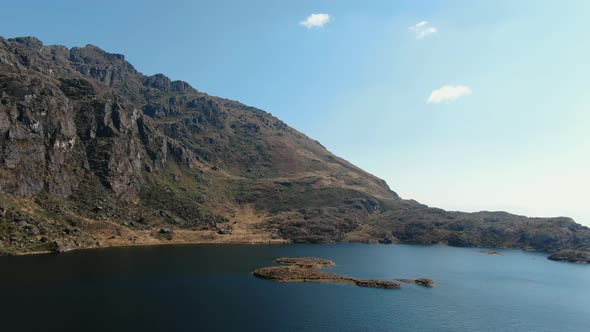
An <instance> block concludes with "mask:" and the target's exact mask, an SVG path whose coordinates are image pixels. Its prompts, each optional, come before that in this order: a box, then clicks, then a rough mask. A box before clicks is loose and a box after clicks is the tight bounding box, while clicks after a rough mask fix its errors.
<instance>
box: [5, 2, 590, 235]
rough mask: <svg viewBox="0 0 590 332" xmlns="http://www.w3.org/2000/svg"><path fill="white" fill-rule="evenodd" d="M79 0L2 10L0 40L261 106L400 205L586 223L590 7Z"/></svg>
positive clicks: (589, 162) (560, 4) (572, 4)
mask: <svg viewBox="0 0 590 332" xmlns="http://www.w3.org/2000/svg"><path fill="white" fill-rule="evenodd" d="M82 3H83V2H82V1H79V0H78V1H27V2H22V1H21V2H17V1H11V2H9V3H5V4H3V5H2V7H3V12H4V13H11V14H10V15H3V16H2V20H0V35H2V36H4V37H16V36H25V35H34V36H37V37H38V38H40V39H41V40H43V41H44V42H45V43H46V44H63V45H67V46H81V45H86V44H95V45H98V46H100V47H102V48H103V49H105V50H107V51H110V52H115V53H123V54H125V55H126V56H127V59H128V60H129V61H130V62H131V63H132V64H133V65H134V66H135V67H136V68H137V69H138V70H140V71H142V72H144V73H146V74H155V73H160V72H161V73H165V74H166V75H168V76H170V77H171V78H173V79H182V80H185V81H188V82H189V83H191V84H192V85H193V86H195V87H196V88H197V89H199V90H201V91H204V92H207V93H209V94H212V95H219V96H223V97H227V98H231V99H235V100H239V101H241V102H244V103H246V104H249V105H252V106H256V107H258V108H261V109H264V110H266V111H268V112H271V113H273V114H274V115H276V116H278V117H279V118H281V119H283V120H284V121H285V122H287V123H288V124H290V125H291V126H293V127H295V128H297V129H298V130H300V131H302V132H304V133H306V134H307V135H309V136H310V137H312V138H314V139H317V140H319V141H320V142H322V144H324V145H325V146H327V147H328V148H329V149H330V150H331V151H333V152H334V153H336V154H337V155H340V156H342V157H344V158H346V159H348V160H350V161H351V162H353V163H354V164H356V165H358V166H360V167H362V168H364V169H365V170H367V171H369V172H371V173H373V174H375V175H377V176H379V177H381V178H383V179H385V180H386V181H387V182H388V183H389V185H390V186H391V187H392V189H394V190H395V191H396V192H398V193H399V194H400V195H401V196H402V197H404V198H414V199H417V200H419V201H421V202H423V203H425V204H428V205H431V206H438V207H442V208H446V209H452V210H466V211H477V210H508V211H511V212H515V213H520V214H527V215H536V216H557V215H566V216H571V217H574V218H575V219H576V220H577V221H578V222H581V223H583V224H586V225H590V204H589V199H588V196H589V195H588V194H587V192H586V191H587V188H590V174H589V172H588V170H590V154H589V152H590V131H589V130H588V128H590V109H589V106H590V102H589V101H588V98H587V95H588V94H587V93H586V90H587V89H588V87H590V84H589V83H590V82H589V81H590V61H589V60H588V59H590V54H589V53H590V37H589V36H590V25H588V22H587V14H588V12H589V10H590V2H587V1H548V0H547V1H541V0H539V1H526V0H522V1H503V0H496V1H483V0H482V1H467V0H465V1H410V0H408V1H391V0H387V1H372V0H365V1H352V0H323V1H322V0H315V1H311V0H309V1H306V0H297V1H279V0H275V1H270V0H266V1H263V0H253V1H238V0H233V1H230V0H215V1H209V0H207V1H200V0H194V1H174V0H169V1H165V2H162V1H145V0H144V1H111V0H107V1H100V2H98V1H95V2H88V4H82ZM311 14H326V15H329V17H328V16H315V18H314V19H312V20H311V21H310V24H311V25H313V23H315V24H320V23H324V24H323V26H315V27H313V26H312V27H309V28H308V27H306V26H305V25H303V24H301V23H302V22H303V21H305V20H306V18H308V17H309V16H310V15H311ZM424 21H426V22H428V23H427V24H422V25H420V26H419V27H418V28H417V29H411V27H413V26H415V25H416V24H418V23H420V22H424ZM308 25H309V24H308ZM434 30H436V31H434ZM421 32H422V33H421ZM420 37H422V38H420ZM445 86H447V88H444V89H443V90H441V91H440V92H439V93H435V96H438V97H433V99H432V101H440V102H439V103H435V102H431V103H428V100H429V97H430V96H431V94H432V93H433V91H435V90H438V89H441V88H442V87H445ZM453 96H454V97H456V99H454V100H451V99H449V98H452V97H453ZM437 98H438V99H437Z"/></svg>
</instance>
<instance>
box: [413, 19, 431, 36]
mask: <svg viewBox="0 0 590 332" xmlns="http://www.w3.org/2000/svg"><path fill="white" fill-rule="evenodd" d="M410 30H411V31H413V32H414V34H416V39H423V38H425V37H428V36H430V35H432V34H433V33H436V32H437V30H436V28H435V27H433V26H429V25H428V22H427V21H422V22H419V23H416V24H415V25H414V26H411V27H410Z"/></svg>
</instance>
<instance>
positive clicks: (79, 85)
mask: <svg viewBox="0 0 590 332" xmlns="http://www.w3.org/2000/svg"><path fill="white" fill-rule="evenodd" d="M341 241H360V242H381V243H391V242H407V243H444V244H449V245H456V246H483V247H513V248H524V249H530V250H544V251H548V252H555V253H559V252H561V254H557V255H555V256H554V257H557V259H559V257H572V255H567V253H570V252H573V251H575V253H576V254H575V256H574V257H577V258H576V259H575V261H583V260H584V259H586V260H588V258H589V257H590V255H589V254H588V253H589V252H590V229H588V228H587V227H584V226H581V225H579V224H576V223H575V222H574V221H573V220H571V219H569V218H563V217H561V218H527V217H524V216H516V215H511V214H508V213H505V212H478V213H461V212H448V211H444V210H441V209H436V208H430V207H428V206H426V205H423V204H420V203H418V202H416V201H413V200H404V199H402V198H400V197H399V196H398V195H397V194H396V193H395V192H393V191H392V190H391V189H390V188H389V187H388V186H387V184H386V183H385V182H384V181H383V180H381V179H379V178H377V177H375V176H373V175H371V174H368V173H366V172H364V171H363V170H361V169H359V168H358V167H356V166H354V165H352V164H350V163H349V162H347V161H345V160H343V159H341V158H339V157H337V156H335V155H333V154H332V153H330V152H329V151H328V150H326V149H325V148H324V147H323V146H322V145H321V144H319V143H318V142H317V141H314V140H312V139H310V138H308V137H307V136H305V135H304V134H302V133H300V132H298V131H296V130H295V129H293V128H290V127H289V126H287V125H286V124H285V123H283V122H282V121H280V120H279V119H277V118H276V117H274V116H272V115H271V114H269V113H266V112H264V111H261V110H259V109H256V108H253V107H249V106H246V105H243V104H241V103H238V102H235V101H232V100H228V99H223V98H219V97H213V96H209V95H207V94H205V93H202V92H200V91H198V90H196V89H194V88H193V87H191V86H190V85H189V84H188V83H186V82H183V81H172V80H170V79H169V78H168V77H166V76H165V75H163V74H157V75H153V76H146V75H143V74H141V73H140V72H138V71H137V70H136V69H135V68H134V67H133V66H132V65H131V64H130V63H128V62H127V61H126V60H125V57H124V56H123V55H119V54H111V53H107V52H105V51H103V50H101V49H100V48H98V47H96V46H92V45H87V46H86V47H80V48H78V47H74V48H72V49H68V48H66V47H63V46H45V45H43V43H42V42H41V41H39V40H38V39H36V38H33V37H23V38H13V39H4V38H1V37H0V250H1V251H2V252H4V253H25V252H37V251H56V250H57V251H60V250H68V249H72V248H78V247H79V248H85V247H103V246H112V245H129V244H156V243H186V242H247V243H252V242H254V243H268V242H341ZM565 250H568V251H565ZM579 257H582V258H580V259H578V258H579ZM584 257H586V258H584ZM563 260H570V259H567V258H564V259H563Z"/></svg>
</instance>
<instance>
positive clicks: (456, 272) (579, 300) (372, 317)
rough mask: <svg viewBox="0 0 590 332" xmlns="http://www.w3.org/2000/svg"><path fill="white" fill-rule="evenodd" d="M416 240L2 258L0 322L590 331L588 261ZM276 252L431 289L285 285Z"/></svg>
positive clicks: (42, 326) (23, 325)
mask: <svg viewBox="0 0 590 332" xmlns="http://www.w3.org/2000/svg"><path fill="white" fill-rule="evenodd" d="M479 251H480V249H465V248H452V247H444V246H411V245H363V244H338V245H282V246H279V245H272V246H250V245H196V246H161V247H136V248H113V249H103V250H86V251H77V252H71V253H66V254H62V255H40V256H26V257H0V331H584V332H587V331H590V266H588V265H575V264H569V263H559V262H552V261H549V260H547V259H546V258H545V255H543V254H537V253H526V252H523V251H519V250H499V251H500V252H502V253H503V256H488V255H483V254H480V253H479ZM277 256H317V257H324V258H329V259H332V260H334V261H335V262H336V264H337V266H336V267H333V268H330V269H328V271H331V272H335V273H339V274H343V275H348V276H353V277H359V278H378V279H391V278H396V277H408V278H417V277H428V278H432V279H434V280H435V281H436V282H437V283H438V286H437V287H436V288H432V289H429V288H423V287H420V286H416V285H404V286H405V287H404V288H403V289H401V290H383V289H370V288H362V287H357V286H353V285H342V284H316V283H300V284H286V283H274V282H271V281H266V280H260V279H256V278H254V277H253V276H252V275H251V271H252V270H254V269H255V268H257V267H261V266H266V265H271V264H272V259H273V258H274V257H277Z"/></svg>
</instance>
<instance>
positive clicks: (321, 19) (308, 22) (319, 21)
mask: <svg viewBox="0 0 590 332" xmlns="http://www.w3.org/2000/svg"><path fill="white" fill-rule="evenodd" d="M331 20H332V16H331V15H330V14H311V15H309V16H308V17H307V18H306V19H305V21H301V22H299V24H301V25H303V26H304V27H306V28H308V29H311V28H321V27H323V26H324V25H326V23H328V22H330V21H331Z"/></svg>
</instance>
